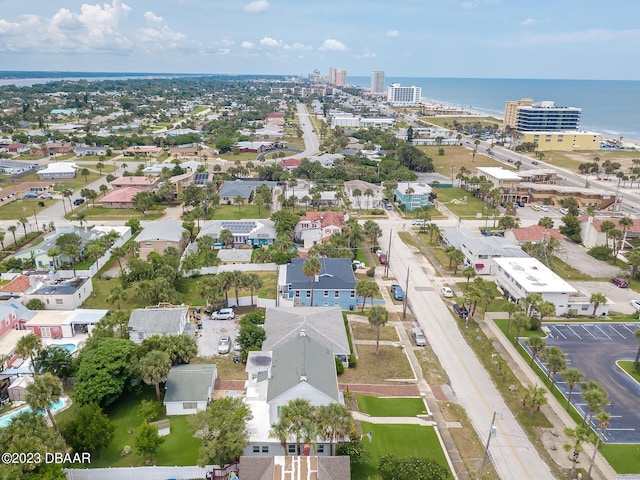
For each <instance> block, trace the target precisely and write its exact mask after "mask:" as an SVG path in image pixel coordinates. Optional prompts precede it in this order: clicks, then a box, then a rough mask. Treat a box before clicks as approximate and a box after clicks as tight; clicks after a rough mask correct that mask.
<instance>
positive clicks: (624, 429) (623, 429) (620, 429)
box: [607, 427, 636, 432]
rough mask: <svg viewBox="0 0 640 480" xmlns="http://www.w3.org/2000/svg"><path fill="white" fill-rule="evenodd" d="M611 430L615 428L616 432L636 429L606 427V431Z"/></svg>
mask: <svg viewBox="0 0 640 480" xmlns="http://www.w3.org/2000/svg"><path fill="white" fill-rule="evenodd" d="M612 430H615V431H616V432H635V431H636V429H635V428H611V427H609V428H607V432H610V431H612Z"/></svg>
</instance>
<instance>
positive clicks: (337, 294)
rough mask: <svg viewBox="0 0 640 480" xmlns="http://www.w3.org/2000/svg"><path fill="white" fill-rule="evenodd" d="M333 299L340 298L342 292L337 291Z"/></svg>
mask: <svg viewBox="0 0 640 480" xmlns="http://www.w3.org/2000/svg"><path fill="white" fill-rule="evenodd" d="M333 298H340V290H336V291H335V292H334V293H333Z"/></svg>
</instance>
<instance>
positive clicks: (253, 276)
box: [244, 273, 263, 305]
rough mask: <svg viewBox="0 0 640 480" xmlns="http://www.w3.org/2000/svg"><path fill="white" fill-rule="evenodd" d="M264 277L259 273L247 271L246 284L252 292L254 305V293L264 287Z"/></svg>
mask: <svg viewBox="0 0 640 480" xmlns="http://www.w3.org/2000/svg"><path fill="white" fill-rule="evenodd" d="M262 284H263V282H262V278H260V275H258V274H257V273H247V274H245V275H244V285H245V287H247V288H248V289H249V290H250V292H251V305H253V293H254V292H255V291H256V290H259V289H260V288H262Z"/></svg>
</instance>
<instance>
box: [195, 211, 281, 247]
mask: <svg viewBox="0 0 640 480" xmlns="http://www.w3.org/2000/svg"><path fill="white" fill-rule="evenodd" d="M222 230H230V231H231V233H232V234H233V246H234V247H236V246H237V247H239V246H243V245H249V246H251V247H263V246H266V245H272V244H273V242H274V241H275V239H276V228H275V225H274V223H273V221H271V220H269V219H267V218H260V219H257V220H250V219H246V220H207V221H205V222H204V223H203V224H202V228H201V229H200V232H199V233H198V238H200V237H204V236H208V237H211V238H213V240H214V242H216V243H218V244H220V243H221V242H220V232H221V231H222ZM220 246H221V245H220Z"/></svg>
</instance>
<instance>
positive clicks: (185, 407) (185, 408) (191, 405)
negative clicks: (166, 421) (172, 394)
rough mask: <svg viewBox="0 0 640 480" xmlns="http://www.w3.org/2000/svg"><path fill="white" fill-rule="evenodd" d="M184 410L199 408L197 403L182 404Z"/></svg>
mask: <svg viewBox="0 0 640 480" xmlns="http://www.w3.org/2000/svg"><path fill="white" fill-rule="evenodd" d="M182 408H183V409H184V410H195V409H196V408H198V403H197V402H182Z"/></svg>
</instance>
